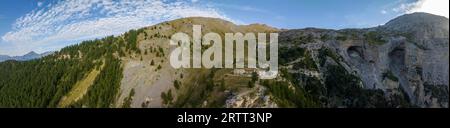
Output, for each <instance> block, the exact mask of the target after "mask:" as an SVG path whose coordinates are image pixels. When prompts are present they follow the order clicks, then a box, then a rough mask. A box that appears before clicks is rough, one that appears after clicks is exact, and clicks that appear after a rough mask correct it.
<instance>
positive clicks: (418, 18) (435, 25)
mask: <svg viewBox="0 0 450 128" xmlns="http://www.w3.org/2000/svg"><path fill="white" fill-rule="evenodd" d="M383 28H385V29H386V30H389V31H397V32H405V33H412V34H415V36H419V37H432V38H448V31H449V19H448V18H446V17H443V16H438V15H434V14H429V13H424V12H416V13H411V14H405V15H402V16H399V17H397V18H395V19H392V20H391V21H389V22H387V23H386V24H385V25H384V26H383Z"/></svg>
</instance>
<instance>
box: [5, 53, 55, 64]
mask: <svg viewBox="0 0 450 128" xmlns="http://www.w3.org/2000/svg"><path fill="white" fill-rule="evenodd" d="M53 53H54V52H44V53H42V54H38V53H36V52H34V51H31V52H29V53H27V54H25V55H23V56H8V55H0V62H3V61H7V60H16V61H27V60H32V59H39V58H41V57H45V56H48V55H50V54H53Z"/></svg>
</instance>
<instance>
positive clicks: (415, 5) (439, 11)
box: [392, 0, 449, 18]
mask: <svg viewBox="0 0 450 128" xmlns="http://www.w3.org/2000/svg"><path fill="white" fill-rule="evenodd" d="M392 10H393V11H395V12H399V13H413V12H426V13H431V14H435V15H440V16H444V17H447V18H448V17H449V0H417V1H414V2H410V3H403V4H400V5H399V6H398V7H396V8H394V9H392Z"/></svg>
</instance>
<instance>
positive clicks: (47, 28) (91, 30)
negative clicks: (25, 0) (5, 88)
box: [0, 0, 230, 55]
mask: <svg viewBox="0 0 450 128" xmlns="http://www.w3.org/2000/svg"><path fill="white" fill-rule="evenodd" d="M191 16H202V17H215V18H222V19H226V20H230V19H229V18H227V17H226V16H224V15H223V14H222V13H220V12H219V11H217V10H216V9H214V8H211V7H199V6H197V5H196V6H194V5H192V3H190V2H182V1H175V2H169V1H167V0H139V1H136V0H121V1H115V0H67V1H59V2H56V3H49V4H48V5H47V6H46V7H45V8H39V9H36V10H33V11H32V12H30V13H28V14H26V15H24V16H22V17H20V18H18V19H17V20H16V22H15V23H14V24H13V28H12V30H11V31H9V32H7V33H6V34H5V35H3V36H2V43H5V44H6V46H7V45H10V46H7V47H15V48H17V49H6V47H0V51H2V53H1V54H10V55H20V54H24V53H26V52H29V51H32V50H35V51H36V50H37V51H38V52H43V51H46V50H57V49H58V48H61V47H64V46H66V45H68V44H73V43H78V42H79V41H81V40H86V39H92V38H99V37H104V36H108V35H118V34H121V33H123V32H126V31H128V30H130V29H136V28H141V27H145V26H149V25H152V24H155V23H159V22H162V21H167V20H172V19H177V18H182V17H191ZM5 44H4V45H5ZM39 50H40V51H39Z"/></svg>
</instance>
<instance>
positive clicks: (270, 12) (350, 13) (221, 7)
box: [0, 0, 449, 55]
mask: <svg viewBox="0 0 450 128" xmlns="http://www.w3.org/2000/svg"><path fill="white" fill-rule="evenodd" d="M448 4H449V0H245V1H244V0H185V1H182V0H2V1H0V54H4V55H22V54H25V53H27V52H30V51H36V52H38V53H41V52H45V51H55V50H58V49H60V48H62V47H64V46H67V45H71V44H75V43H78V42H80V41H82V40H87V39H94V38H101V37H104V36H108V35H118V34H121V33H123V32H126V31H128V30H130V29H135V28H140V27H144V26H149V25H152V24H156V23H159V22H162V21H167V20H172V19H177V18H181V17H190V16H204V17H216V18H222V19H226V20H229V21H232V22H234V23H236V24H249V23H264V24H268V25H270V26H274V27H278V28H304V27H320V28H330V29H341V28H366V27H373V26H377V25H382V24H384V23H386V22H387V21H389V20H390V19H392V18H394V17H396V16H399V15H402V14H405V13H412V12H428V13H433V14H436V15H441V16H445V17H447V18H448V16H449V6H448Z"/></svg>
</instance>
